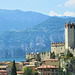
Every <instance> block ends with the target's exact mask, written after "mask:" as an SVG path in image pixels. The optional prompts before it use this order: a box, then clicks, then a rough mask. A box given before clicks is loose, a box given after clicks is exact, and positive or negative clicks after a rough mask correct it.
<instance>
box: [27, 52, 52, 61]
mask: <svg viewBox="0 0 75 75" xmlns="http://www.w3.org/2000/svg"><path fill="white" fill-rule="evenodd" d="M51 55H52V53H51V52H42V53H26V59H32V58H34V59H36V60H37V59H38V58H40V59H41V61H42V60H46V59H50V58H51Z"/></svg>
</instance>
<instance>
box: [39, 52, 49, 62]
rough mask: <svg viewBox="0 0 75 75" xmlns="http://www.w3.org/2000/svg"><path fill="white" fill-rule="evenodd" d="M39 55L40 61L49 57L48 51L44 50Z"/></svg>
mask: <svg viewBox="0 0 75 75" xmlns="http://www.w3.org/2000/svg"><path fill="white" fill-rule="evenodd" d="M40 57H41V61H43V60H46V59H50V52H49V53H48V52H46V53H45V54H44V53H43V54H42V53H41V54H40Z"/></svg>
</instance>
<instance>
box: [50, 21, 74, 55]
mask: <svg viewBox="0 0 75 75" xmlns="http://www.w3.org/2000/svg"><path fill="white" fill-rule="evenodd" d="M68 50H69V51H70V52H71V53H72V54H73V55H74V56H75V23H71V21H70V22H69V23H67V24H66V23H65V42H59V43H51V52H55V55H57V54H60V55H64V54H66V53H67V51H68Z"/></svg>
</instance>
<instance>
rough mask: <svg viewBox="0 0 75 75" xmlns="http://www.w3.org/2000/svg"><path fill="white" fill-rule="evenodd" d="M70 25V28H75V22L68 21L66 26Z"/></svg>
mask: <svg viewBox="0 0 75 75" xmlns="http://www.w3.org/2000/svg"><path fill="white" fill-rule="evenodd" d="M68 27H69V28H73V27H74V28H75V23H67V24H66V23H65V28H68Z"/></svg>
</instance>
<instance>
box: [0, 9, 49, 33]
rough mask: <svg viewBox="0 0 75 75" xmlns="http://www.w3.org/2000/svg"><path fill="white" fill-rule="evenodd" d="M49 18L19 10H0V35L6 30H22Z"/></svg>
mask: <svg viewBox="0 0 75 75" xmlns="http://www.w3.org/2000/svg"><path fill="white" fill-rule="evenodd" d="M48 18H49V16H47V15H44V14H41V13H37V12H32V11H27V12H24V11H20V10H5V9H0V34H3V33H4V32H5V31H8V30H11V31H13V30H24V29H26V28H30V27H32V26H35V25H37V24H40V23H41V22H44V21H45V20H47V19H48Z"/></svg>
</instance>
